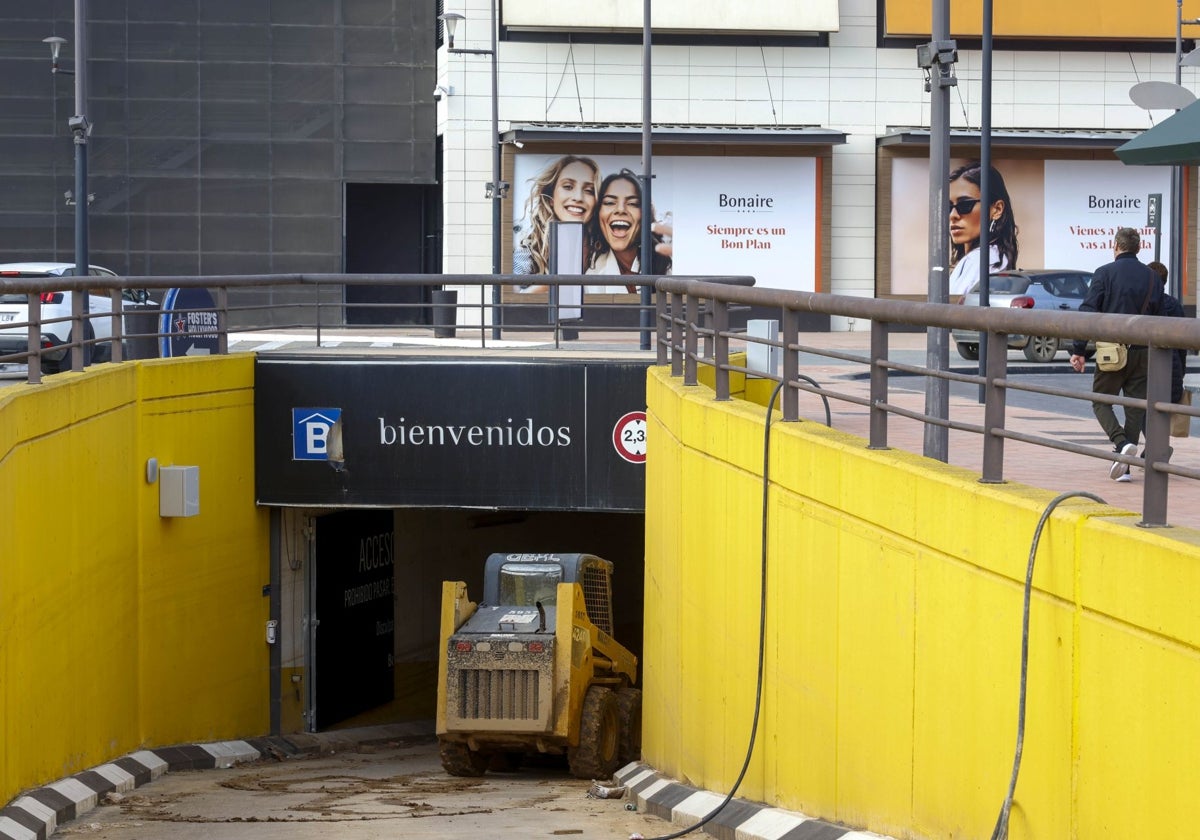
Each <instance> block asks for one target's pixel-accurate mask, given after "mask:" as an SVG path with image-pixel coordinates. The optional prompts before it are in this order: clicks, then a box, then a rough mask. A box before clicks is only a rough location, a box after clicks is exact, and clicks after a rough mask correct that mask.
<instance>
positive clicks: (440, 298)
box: [433, 289, 458, 338]
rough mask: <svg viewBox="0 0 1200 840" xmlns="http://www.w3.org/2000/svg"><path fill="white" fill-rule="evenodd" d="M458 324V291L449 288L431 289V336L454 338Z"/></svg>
mask: <svg viewBox="0 0 1200 840" xmlns="http://www.w3.org/2000/svg"><path fill="white" fill-rule="evenodd" d="M457 324H458V292H457V291H455V290H451V289H434V290H433V337H434V338H454V333H455V326H456V325H457Z"/></svg>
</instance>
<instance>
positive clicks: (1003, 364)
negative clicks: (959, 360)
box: [979, 332, 1008, 484]
mask: <svg viewBox="0 0 1200 840" xmlns="http://www.w3.org/2000/svg"><path fill="white" fill-rule="evenodd" d="M984 352H986V353H987V369H986V370H985V371H984V379H985V381H984V383H983V467H982V473H983V475H982V477H981V478H980V479H979V481H980V483H981V484H1002V483H1004V438H1003V437H1002V436H1001V435H998V434H994V431H995V430H996V429H1003V428H1004V409H1005V400H1006V398H1007V396H1008V395H1007V393H1006V389H1005V388H1002V387H1000V386H999V385H997V384H996V380H998V379H1003V378H1004V377H1005V375H1006V374H1007V371H1008V335H1007V334H1006V333H998V332H989V333H988V334H987V348H986V349H985V351H984Z"/></svg>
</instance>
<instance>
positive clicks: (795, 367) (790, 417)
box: [767, 307, 800, 423]
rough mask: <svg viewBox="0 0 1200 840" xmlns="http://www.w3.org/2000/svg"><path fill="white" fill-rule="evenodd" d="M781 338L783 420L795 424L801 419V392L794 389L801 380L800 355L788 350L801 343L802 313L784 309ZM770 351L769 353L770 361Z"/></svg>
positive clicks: (780, 331)
mask: <svg viewBox="0 0 1200 840" xmlns="http://www.w3.org/2000/svg"><path fill="white" fill-rule="evenodd" d="M779 327H780V330H779V338H780V339H781V343H782V344H783V349H782V350H780V352H781V353H782V354H783V364H782V365H781V366H780V367H781V370H782V373H783V388H781V389H780V391H781V393H782V395H783V400H782V403H783V405H782V408H783V419H784V422H787V423H795V422H796V421H798V420H799V419H800V392H799V391H797V390H796V389H795V388H793V387H792V383H793V382H795V381H796V380H797V379H799V378H800V354H799V352H797V351H795V350H789V349H788V348H789V347H791V346H792V345H794V344H798V343H799V342H800V313H799V312H797V311H796V310H795V309H788V308H786V307H784V310H783V317H782V318H781V319H780V322H779ZM770 357H771V356H770V351H769V350H768V351H767V358H768V359H769V358H770Z"/></svg>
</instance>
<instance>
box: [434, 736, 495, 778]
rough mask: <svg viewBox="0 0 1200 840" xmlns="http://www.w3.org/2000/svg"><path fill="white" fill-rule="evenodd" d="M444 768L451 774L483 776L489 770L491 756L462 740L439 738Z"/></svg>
mask: <svg viewBox="0 0 1200 840" xmlns="http://www.w3.org/2000/svg"><path fill="white" fill-rule="evenodd" d="M438 752H439V753H440V754H441V756H442V768H443V769H444V770H445V771H446V772H447V773H449V774H450V775H451V776H482V775H483V774H484V773H486V772H487V768H488V764H489V763H490V762H491V756H490V755H485V754H484V753H481V752H479V751H478V750H473V749H471V748H470V747H468V746H467V745H466V744H464V743H462V742H461V741H443V740H441V739H439V740H438Z"/></svg>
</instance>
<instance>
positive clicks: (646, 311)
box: [638, 0, 654, 350]
mask: <svg viewBox="0 0 1200 840" xmlns="http://www.w3.org/2000/svg"><path fill="white" fill-rule="evenodd" d="M650 124H651V123H650V0H642V240H641V246H640V251H641V260H640V263H641V265H640V267H641V273H642V274H653V273H654V238H653V237H652V236H651V235H650V233H651V231H650V225H651V224H652V223H653V222H654V217H653V210H652V208H653V207H654V205H653V203H652V200H651V189H650V182H651V179H653V177H654V174H653V164H652V160H651V157H652V155H653V151H652V148H651V146H652V144H651V142H650ZM641 295H642V297H641V303H642V305H641V312H640V315H639V318H638V323H639V324H640V325H641V328H642V334H641V342H640V347H641V349H642V350H649V349H650V329H651V327H653V326H654V322H653V320H652V316H653V313H652V312H651V311H650V305H651V294H650V287H649V286H646V285H643V286H642V288H641Z"/></svg>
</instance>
